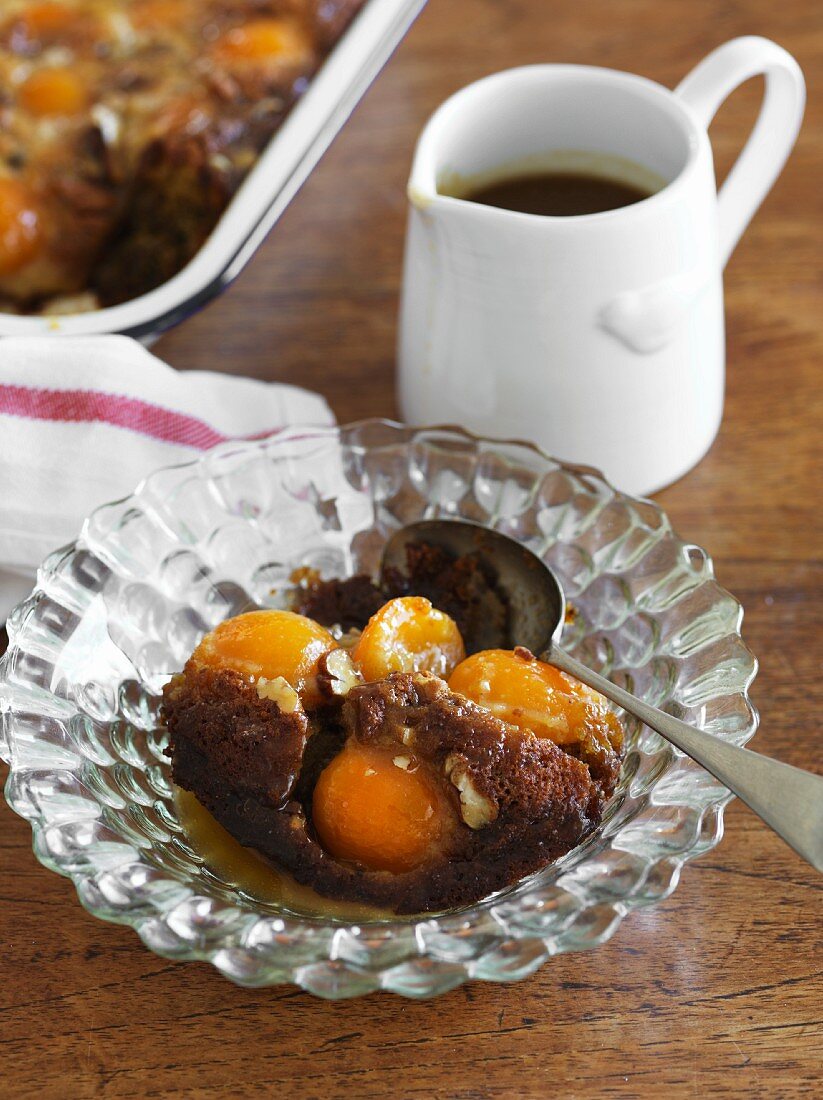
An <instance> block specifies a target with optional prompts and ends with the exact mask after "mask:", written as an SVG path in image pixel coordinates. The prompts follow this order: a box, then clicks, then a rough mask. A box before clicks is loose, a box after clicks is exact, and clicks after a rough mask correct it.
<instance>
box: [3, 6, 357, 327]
mask: <svg viewBox="0 0 823 1100" xmlns="http://www.w3.org/2000/svg"><path fill="white" fill-rule="evenodd" d="M363 2H364V0H4V2H3V3H2V5H0V308H2V309H4V310H6V311H9V312H36V311H47V312H57V313H59V312H74V311H79V310H82V309H94V308H97V307H99V306H108V305H115V304H117V303H120V302H124V301H127V300H129V299H131V298H134V297H136V296H138V295H140V294H143V293H145V292H147V291H149V290H151V289H153V288H154V287H157V286H159V285H160V284H161V283H163V282H165V281H166V280H167V279H169V278H171V276H173V275H175V274H176V273H177V272H178V271H180V270H181V269H182V268H183V267H184V266H185V264H186V263H188V261H189V260H190V259H191V258H192V257H193V256H194V255H195V253H196V252H197V251H198V249H199V248H200V246H201V245H202V244H203V243H204V241H205V240H206V238H207V237H208V236H209V234H210V233H211V231H212V229H213V228H214V226H215V225H216V223H217V221H218V219H219V217H220V215H221V214H222V212H223V210H224V209H225V207H226V206H227V205H228V203H229V200H230V199H231V198H232V196H233V195H234V193H235V192H236V191H237V189H238V187H239V186H240V184H241V182H242V181H243V179H244V178H245V176H246V174H247V173H248V171H249V169H250V168H251V167H252V166H253V165H254V163H255V161H256V160H257V157H258V155H259V154H260V152H261V151H262V150H263V148H264V146H265V145H266V144H267V143H268V141H269V139H270V138H271V137H272V135H273V134H274V132H275V131H276V130H277V128H278V127H279V126H280V124H281V122H282V121H283V119H284V118H285V116H286V115H287V113H288V111H289V109H290V108H291V106H292V105H293V104H294V102H295V101H296V100H297V98H299V96H300V94H301V93H302V92H303V91H304V90H305V88H306V87H307V86H308V83H309V81H310V80H311V78H312V76H313V75H314V73H315V72H316V70H317V69H318V67H319V66H320V64H321V62H322V60H323V59H324V57H325V56H326V55H327V54H328V52H329V50H330V49H331V47H332V46H333V45H334V43H335V42H336V41H337V39H338V38H339V37H340V36H341V34H342V33H343V31H344V30H345V28H346V26H347V25H348V23H349V22H350V20H351V19H352V17H353V16H354V14H355V13H356V12H357V10H359V8H360V7H362V6H363Z"/></svg>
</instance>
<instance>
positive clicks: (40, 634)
mask: <svg viewBox="0 0 823 1100" xmlns="http://www.w3.org/2000/svg"><path fill="white" fill-rule="evenodd" d="M433 516H455V517H464V518H467V519H471V520H475V521H480V522H482V523H485V524H487V525H489V526H491V527H494V528H496V529H498V530H500V531H504V532H505V533H506V534H509V535H512V536H514V537H515V538H517V539H519V540H521V541H522V542H523V543H524V544H525V545H527V546H529V547H530V548H531V549H532V550H534V551H535V552H536V553H538V554H540V555H541V556H543V557H545V559H546V560H547V561H549V562H550V563H551V565H552V567H553V569H554V570H555V571H556V572H557V574H558V575H559V576H560V578H561V580H562V582H563V584H564V586H565V590H566V593H567V595H568V597H569V599H570V601H571V604H572V606H573V608H574V612H575V613H574V615H573V617H572V618H571V620H570V622H569V623H568V624H567V626H566V629H565V632H564V636H563V644H564V646H566V647H567V648H568V649H570V650H571V652H572V653H574V654H575V655H576V656H578V657H579V658H581V659H582V660H583V661H585V662H587V663H588V664H590V665H591V666H592V667H593V668H596V669H598V670H600V671H603V672H605V673H607V674H608V675H609V676H611V677H612V678H613V679H614V680H615V681H617V682H618V683H621V684H623V685H625V686H627V687H629V688H630V689H632V690H634V691H635V692H637V693H638V694H640V695H641V696H642V697H643V698H645V699H647V700H649V701H650V702H652V703H655V704H657V705H658V706H662V707H664V708H665V709H667V710H668V711H670V712H671V713H673V714H676V715H677V716H678V717H680V718H684V719H685V720H686V721H688V722H692V723H695V724H697V725H699V726H701V727H702V728H703V729H707V730H710V731H711V732H712V733H715V734H717V736H719V737H722V738H724V739H726V740H728V741H732V742H734V743H735V744H743V743H744V742H746V741H748V739H749V738H750V737H751V736H752V735H753V734H754V732H755V729H756V725H757V718H756V714H755V712H754V710H753V708H752V706H751V704H750V702H749V699H748V694H747V692H748V687H749V685H750V683H751V681H752V679H753V677H754V675H755V670H756V665H755V661H754V658H753V657H752V655H751V653H750V652H749V651H748V649H747V648H746V647H745V645H744V644H743V642H742V640H741V637H740V623H741V618H742V610H741V608H740V605H739V604H738V603H737V601H736V600H735V599H734V598H733V597H732V596H730V595H729V593H728V592H726V591H724V590H723V589H722V588H721V587H720V586H719V585H718V584H717V583H716V582H715V580H714V574H713V570H712V563H711V560H710V559H709V557H708V555H707V554H706V553H705V552H704V551H703V550H701V549H700V548H699V547H697V546H693V545H690V544H688V543H684V542H682V541H681V540H680V539H679V538H678V537H677V536H676V535H675V534H674V533H673V532H672V529H671V526H670V524H669V521H668V520H667V518H666V516H665V515H664V514H663V512H662V511H661V510H660V508H658V507H656V506H655V505H654V504H651V503H649V502H648V501H643V500H637V499H633V498H631V497H627V496H624V495H623V494H621V493H619V492H617V491H616V490H615V489H613V488H612V487H611V486H610V485H609V484H608V483H607V482H606V481H604V479H603V478H602V477H601V475H600V474H598V473H597V472H596V471H594V470H591V469H588V468H585V467H580V466H567V465H564V464H563V463H561V462H558V461H556V460H554V459H552V458H549V457H548V456H547V455H545V454H543V453H542V452H541V451H539V450H538V449H536V448H535V447H532V446H530V445H527V444H524V443H518V442H500V441H492V440H488V439H481V438H478V437H476V436H472V435H469V434H467V433H466V432H463V431H461V430H459V429H456V428H429V429H414V428H408V427H404V426H401V425H398V424H393V423H389V422H385V421H365V422H362V423H359V424H352V425H349V426H346V427H342V428H324V429H313V428H312V429H309V428H302V429H296V428H295V429H287V430H284V431H281V432H279V433H278V434H276V435H274V436H272V437H271V438H269V439H266V440H263V441H260V442H240V443H232V444H227V445H224V446H221V447H219V448H217V449H216V450H214V451H211V452H209V453H207V454H206V455H204V456H203V457H202V458H201V459H199V460H198V461H195V462H193V463H190V464H187V465H183V466H176V467H172V468H169V469H164V470H160V471H158V472H157V473H155V474H153V475H152V476H151V477H149V478H147V479H146V481H144V482H143V484H142V485H141V486H140V487H139V488H138V489H137V491H136V492H135V493H134V495H133V496H131V497H128V498H126V499H125V500H122V501H118V502H116V503H113V504H109V505H106V506H104V507H102V508H99V509H97V511H95V512H94V513H93V514H92V515H91V516H90V517H89V519H88V520H87V521H86V523H85V525H84V527H83V531H82V534H81V536H80V538H79V539H78V541H77V542H76V543H75V544H74V545H72V546H69V547H67V548H65V549H63V550H60V551H58V552H56V553H54V554H53V555H51V557H50V558H48V559H47V560H46V562H45V563H44V564H43V566H42V568H41V569H40V572H39V574H38V581H37V587H36V589H35V591H34V593H33V594H32V596H31V597H30V598H29V599H28V600H26V601H25V602H24V603H23V604H21V605H20V606H19V607H18V608H17V609H16V610H15V611H14V613H13V614H12V616H11V618H10V620H9V623H8V632H9V639H10V642H9V648H8V652H7V654H6V656H5V657H4V658H3V660H2V662H1V663H0V700H1V701H2V727H1V734H0V751H1V752H2V755H3V758H4V759H5V760H7V761H8V763H9V765H10V769H11V771H10V775H9V779H8V784H7V788H6V797H7V799H8V802H9V805H10V806H11V808H12V809H13V810H14V811H15V812H16V813H18V814H20V815H21V816H23V817H25V818H26V819H28V820H29V821H30V822H31V825H32V830H33V833H34V851H35V853H36V855H37V858H38V859H39V860H40V861H41V862H42V863H43V864H44V865H45V866H46V867H49V868H51V869H52V870H54V871H57V872H59V873H60V874H63V875H67V876H68V877H69V878H71V879H72V881H73V882H74V884H75V886H76V888H77V893H78V895H79V897H80V900H81V902H82V903H83V905H84V906H85V907H86V908H87V909H88V910H89V911H90V912H91V913H94V914H95V915H96V916H98V917H101V918H102V919H104V920H110V921H116V922H118V923H121V924H128V925H131V926H132V927H133V928H134V929H135V930H136V931H137V933H138V935H139V936H140V938H141V939H142V940H143V942H144V943H145V944H146V945H147V946H148V947H149V948H151V950H153V951H156V952H157V953H158V954H160V955H163V956H167V957H169V958H173V959H200V960H205V961H208V962H210V963H212V964H213V965H214V966H216V967H217V968H218V970H219V971H220V972H221V973H222V974H224V975H226V977H228V978H230V979H231V980H232V981H234V982H237V983H238V984H240V985H245V986H265V985H273V984H277V983H283V982H291V983H295V984H296V985H298V986H301V987H302V988H303V989H306V990H308V991H309V992H311V993H314V994H317V995H319V996H322V997H329V998H336V997H352V996H356V995H358V994H364V993H368V992H370V991H372V990H375V989H385V990H390V991H392V992H394V993H399V994H402V995H404V996H408V997H427V996H433V995H435V994H439V993H443V992H445V991H446V990H449V989H452V988H454V987H455V986H457V985H460V983H462V982H464V981H466V980H467V979H480V980H485V981H498V982H499V981H513V980H516V979H518V978H522V977H524V976H526V975H527V974H530V973H532V972H533V971H534V970H535V969H536V968H537V967H539V966H540V965H541V964H542V963H543V962H545V961H546V960H547V959H548V958H549V956H551V955H554V954H557V953H559V952H562V951H572V950H580V949H582V948H591V947H596V946H597V945H598V944H601V943H603V942H604V941H605V940H607V939H608V938H609V937H610V936H611V935H612V934H613V933H614V931H615V929H616V928H617V926H618V925H619V924H620V922H621V921H622V920H623V918H624V917H625V916H626V915H627V914H628V913H629V912H630V911H631V910H632V909H634V908H636V907H638V906H643V905H650V904H653V903H654V902H656V901H659V900H660V899H661V898H665V897H666V896H668V895H669V894H670V893H671V892H672V890H674V888H675V886H676V885H677V881H678V878H679V875H680V870H681V867H682V866H683V864H684V863H685V862H686V861H687V860H689V859H692V858H693V857H695V856H697V855H700V854H701V853H702V852H705V851H707V850H708V849H710V848H713V847H714V846H715V845H716V844H717V843H718V841H719V840H720V837H721V835H722V830H723V807H724V806H725V804H726V802H727V801H728V799H729V798H730V795H729V793H728V791H727V790H726V789H725V788H724V787H722V786H721V785H720V784H719V783H717V782H716V781H715V780H714V779H713V778H712V777H711V776H709V775H708V774H707V773H706V772H705V771H703V770H702V769H701V768H699V767H698V766H697V765H695V764H693V763H692V762H691V761H690V760H689V759H688V758H686V757H684V756H682V755H681V754H680V753H678V752H677V751H676V750H674V749H673V748H671V747H669V746H668V745H667V744H665V743H664V742H663V741H662V739H661V738H660V737H658V736H657V735H656V734H654V733H652V732H651V731H650V730H648V729H646V728H645V727H642V726H641V725H640V724H639V723H637V722H635V721H633V720H632V719H626V723H627V729H628V735H629V736H628V750H627V755H626V759H625V763H624V766H623V771H622V778H621V782H620V785H619V787H618V790H617V792H616V794H615V796H614V798H613V799H612V801H611V802H610V804H609V806H608V809H607V812H606V814H605V817H604V820H603V822H602V824H601V826H600V828H599V829H598V830H597V831H596V833H594V834H593V835H591V836H589V837H588V838H587V839H586V841H585V842H584V843H583V844H581V845H580V846H579V847H578V848H576V849H574V850H573V851H572V852H570V853H569V854H568V855H566V856H565V857H563V858H562V859H560V860H558V861H557V862H556V863H554V864H552V865H550V866H548V867H546V868H545V869H544V870H543V871H541V872H540V873H538V874H536V875H533V876H531V877H530V878H528V879H526V880H524V881H522V882H520V883H518V884H517V885H516V886H514V887H512V888H511V889H509V890H506V891H503V892H501V893H499V894H496V895H494V896H492V897H490V898H488V899H486V900H485V901H483V902H480V903H479V904H476V905H473V906H470V907H468V908H466V909H463V910H460V911H459V912H454V913H449V914H447V915H442V916H437V917H430V918H426V919H419V918H418V919H414V920H400V919H396V920H386V921H374V922H363V923H361V924H358V925H355V924H347V923H345V922H343V921H339V920H318V919H310V918H306V917H302V916H300V915H297V914H295V913H292V912H289V911H287V910H285V909H282V908H281V909H278V908H277V907H276V906H274V905H272V904H271V903H265V902H261V901H259V900H256V899H255V898H253V897H252V896H250V895H247V894H244V893H242V892H241V891H239V890H238V889H237V888H236V887H235V886H234V885H233V883H232V882H231V881H227V880H226V879H224V878H221V876H220V875H219V874H217V873H216V872H215V871H214V870H213V869H212V868H210V867H209V866H207V865H206V864H205V863H204V860H203V859H202V858H201V857H200V856H199V855H198V853H197V852H196V851H195V850H194V849H193V848H192V847H191V846H190V844H189V843H188V840H187V837H186V835H185V833H184V832H183V830H182V829H181V826H180V823H179V821H178V818H177V813H176V810H175V804H174V801H173V798H172V794H173V792H172V788H171V785H170V777H169V766H168V761H167V758H166V757H165V756H164V753H163V749H164V747H165V743H166V742H165V734H164V731H163V730H162V728H159V726H158V721H157V715H158V702H159V692H160V690H161V688H162V686H163V684H164V683H165V682H166V680H167V679H168V676H169V674H170V673H171V672H172V671H174V670H177V669H179V668H180V667H181V666H182V664H183V663H184V661H185V660H186V658H187V657H188V655H189V653H190V652H191V650H192V649H193V647H194V646H195V644H196V643H197V642H198V640H199V639H200V637H201V636H202V635H203V634H204V633H205V632H206V631H208V630H210V629H211V628H212V627H214V626H215V625H216V624H217V623H218V622H220V621H221V620H222V619H225V618H227V617H228V616H230V615H234V614H236V613H238V612H239V611H241V610H244V609H248V608H249V607H250V606H254V607H257V606H260V607H266V606H277V605H279V604H281V603H282V602H283V600H284V598H285V593H286V591H287V589H288V587H289V583H290V581H289V578H290V575H291V573H292V571H293V570H294V569H295V568H296V567H297V566H311V567H314V568H316V569H318V570H319V571H320V572H321V573H322V574H323V575H325V576H345V575H348V574H350V573H352V572H358V571H366V572H374V571H375V570H376V568H377V565H378V562H379V559H380V552H381V547H382V546H383V543H384V541H385V539H386V537H387V536H388V535H389V534H390V533H391V532H392V531H393V530H394V529H395V528H397V527H398V526H400V525H402V524H405V523H408V522H410V521H413V520H416V519H420V518H423V517H426V518H428V517H433Z"/></svg>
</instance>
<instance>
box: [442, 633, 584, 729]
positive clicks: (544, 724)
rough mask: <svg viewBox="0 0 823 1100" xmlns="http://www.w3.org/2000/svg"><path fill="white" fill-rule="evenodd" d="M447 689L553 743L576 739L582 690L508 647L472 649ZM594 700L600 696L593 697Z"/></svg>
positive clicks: (552, 670) (550, 667) (452, 675)
mask: <svg viewBox="0 0 823 1100" xmlns="http://www.w3.org/2000/svg"><path fill="white" fill-rule="evenodd" d="M449 687H450V688H451V690H452V691H455V692H457V693H458V694H460V695H465V696H466V698H467V699H472V700H473V701H474V702H475V703H479V704H480V705H481V706H483V707H485V708H486V709H487V710H489V711H491V713H492V714H494V715H496V716H497V717H498V718H501V719H502V720H503V721H504V722H508V723H509V724H510V725H512V726H517V727H518V728H519V729H524V730H531V731H532V733H535V734H537V736H538V737H548V738H550V739H551V740H552V741H554V742H556V743H557V744H558V745H562V744H568V743H570V742H573V741H576V740H578V739H579V732H578V730H577V726H578V720H579V717H580V709H581V707H580V703H581V699H583V697H584V693H585V689H584V688H583V685H582V684H578V683H577V682H576V681H574V680H571V679H570V678H569V677H568V676H566V675H564V674H563V673H562V672H560V670H559V669H556V668H554V667H553V666H552V665H548V664H546V663H545V662H543V661H538V660H536V659H531V660H530V659H528V658H526V657H523V656H520V655H519V654H518V653H515V652H513V651H511V650H508V649H486V650H483V651H482V652H480V653H473V654H472V655H471V657H467V658H466V660H465V661H463V662H462V663H461V664H459V665H458V666H457V668H456V669H455V670H454V672H453V673H452V674H451V676H450V677H449ZM598 698H599V697H598Z"/></svg>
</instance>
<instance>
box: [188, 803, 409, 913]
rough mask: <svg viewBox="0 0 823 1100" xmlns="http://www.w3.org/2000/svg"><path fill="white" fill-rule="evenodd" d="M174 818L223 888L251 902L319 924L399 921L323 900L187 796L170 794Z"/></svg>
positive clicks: (367, 908) (368, 908)
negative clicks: (228, 887) (231, 888)
mask: <svg viewBox="0 0 823 1100" xmlns="http://www.w3.org/2000/svg"><path fill="white" fill-rule="evenodd" d="M174 804H175V807H176V808H177V816H178V818H179V821H180V825H181V826H182V828H183V831H184V833H185V834H186V838H187V840H188V841H189V843H190V844H191V846H192V848H193V849H194V850H195V851H196V852H197V854H198V855H200V856H201V857H202V859H203V861H204V863H205V865H206V867H207V868H208V869H209V870H210V871H211V872H212V873H213V874H214V875H215V876H216V877H217V878H219V879H221V880H222V881H223V882H224V883H225V884H226V885H227V886H230V887H234V889H235V890H238V891H242V893H243V894H245V895H246V896H247V897H249V898H251V899H252V900H254V901H259V902H263V903H264V904H266V905H268V906H275V907H277V909H279V910H281V911H282V912H283V913H284V914H292V915H294V916H300V917H313V918H315V919H321V920H339V921H353V922H357V923H360V922H363V921H374V920H397V919H398V918H397V917H396V916H395V914H393V913H390V912H389V911H387V910H383V909H378V908H376V907H375V906H371V905H361V904H358V903H357V902H351V901H334V900H332V899H331V898H324V897H323V896H322V895H321V894H318V893H317V892H316V891H314V890H312V889H311V887H309V886H301V884H300V883H299V882H295V880H294V879H293V878H292V876H291V875H289V874H288V873H287V872H285V871H281V870H279V869H278V868H276V867H274V866H273V865H272V864H271V863H269V861H268V860H267V859H265V858H264V857H263V856H261V855H260V853H259V852H255V851H254V849H252V848H244V847H243V845H242V844H240V843H239V842H238V841H236V840H235V839H234V837H233V836H232V835H231V833H229V832H227V831H226V830H225V829H224V828H223V826H222V825H220V824H219V823H218V822H217V821H215V819H214V818H213V817H212V815H211V814H210V813H209V811H208V810H207V809H205V807H203V806H201V805H200V803H199V802H198V801H197V799H196V798H195V796H194V795H193V794H192V793H191V792H190V791H184V790H182V789H181V788H179V787H175V790H174Z"/></svg>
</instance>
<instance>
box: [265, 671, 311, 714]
mask: <svg viewBox="0 0 823 1100" xmlns="http://www.w3.org/2000/svg"><path fill="white" fill-rule="evenodd" d="M257 696H258V698H260V699H271V701H272V702H273V703H277V706H278V708H279V709H280V710H281V711H282V713H283V714H294V713H295V711H297V710H299V708H300V696H299V695H298V694H297V692H296V691H295V690H294V688H293V687H292V686H291V684H290V683H289V682H288V680H286V679H284V678H283V677H282V676H275V677H274V679H273V680H267V679H266V677H265V676H261V677H260V679H259V680H258V681H257Z"/></svg>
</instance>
